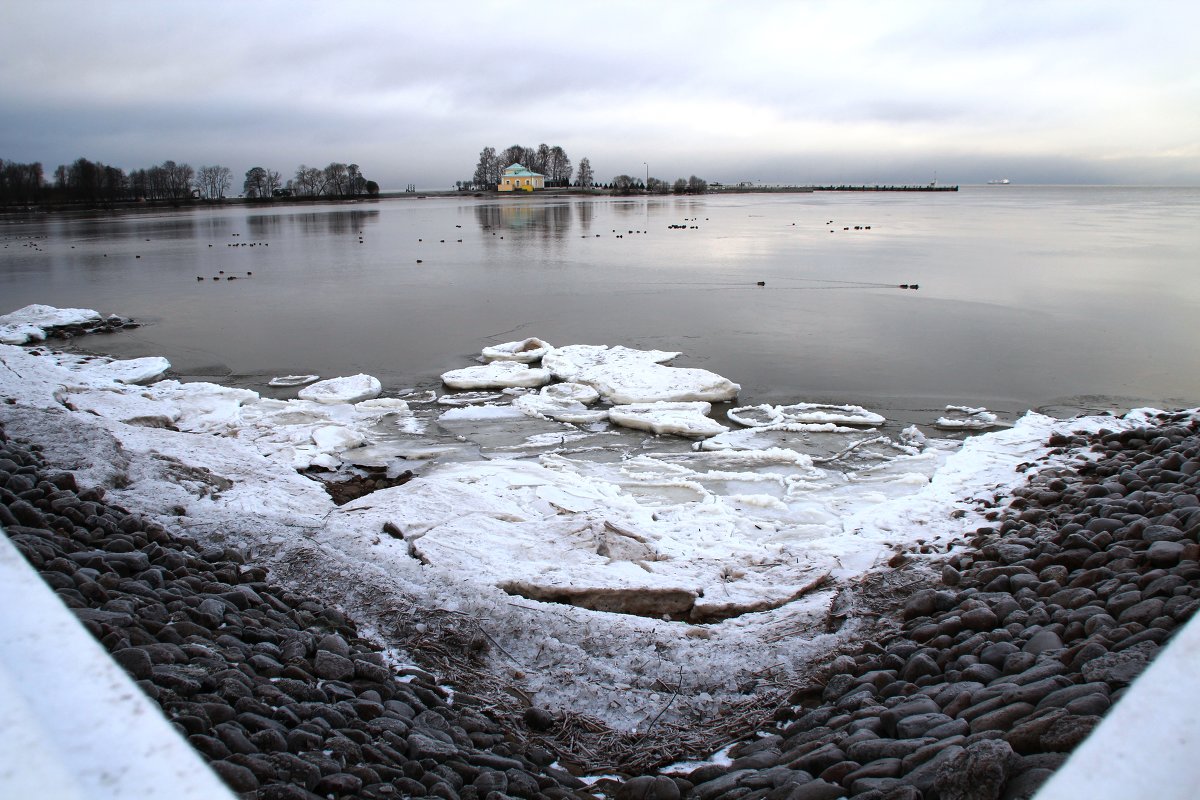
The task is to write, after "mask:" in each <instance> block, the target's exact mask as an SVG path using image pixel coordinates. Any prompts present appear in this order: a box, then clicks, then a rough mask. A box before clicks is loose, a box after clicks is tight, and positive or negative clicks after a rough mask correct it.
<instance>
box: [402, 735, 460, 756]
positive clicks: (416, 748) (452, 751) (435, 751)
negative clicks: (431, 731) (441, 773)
mask: <svg viewBox="0 0 1200 800" xmlns="http://www.w3.org/2000/svg"><path fill="white" fill-rule="evenodd" d="M408 754H409V756H410V757H412V758H413V759H414V760H417V761H420V760H421V759H423V758H432V759H434V760H435V761H444V760H445V759H447V758H450V757H452V756H455V755H457V754H458V749H457V748H456V747H455V746H454V745H452V744H447V743H445V742H441V741H438V740H436V739H432V738H430V737H429V736H426V735H424V734H421V733H417V732H415V731H414V732H412V733H410V734H409V735H408Z"/></svg>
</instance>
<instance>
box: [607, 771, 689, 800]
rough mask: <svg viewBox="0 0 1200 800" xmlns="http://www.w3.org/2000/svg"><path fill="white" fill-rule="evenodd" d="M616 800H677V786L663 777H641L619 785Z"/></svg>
mask: <svg viewBox="0 0 1200 800" xmlns="http://www.w3.org/2000/svg"><path fill="white" fill-rule="evenodd" d="M702 785H703V784H702ZM697 788H698V787H697ZM616 800H679V785H678V784H676V783H675V781H673V780H671V779H670V778H668V777H666V776H664V775H643V776H641V777H637V778H633V779H632V780H628V781H626V782H625V783H623V784H621V785H620V786H619V787H618V788H617V793H616Z"/></svg>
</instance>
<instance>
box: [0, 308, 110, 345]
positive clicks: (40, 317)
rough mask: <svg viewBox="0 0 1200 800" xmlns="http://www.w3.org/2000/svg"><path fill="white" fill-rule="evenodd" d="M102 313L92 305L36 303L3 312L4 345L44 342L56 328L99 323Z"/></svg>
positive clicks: (0, 334)
mask: <svg viewBox="0 0 1200 800" xmlns="http://www.w3.org/2000/svg"><path fill="white" fill-rule="evenodd" d="M100 319H101V316H100V312H98V311H93V310H92V309H90V308H55V307H54V306H46V305H39V304H37V303H35V304H33V305H28V306H25V307H24V308H18V309H17V310H16V311H12V312H9V313H8V314H3V315H0V344H25V343H26V342H40V341H42V340H43V339H45V338H46V332H47V331H48V330H50V329H52V328H59V327H65V326H67V325H81V324H84V323H87V322H99V321H100Z"/></svg>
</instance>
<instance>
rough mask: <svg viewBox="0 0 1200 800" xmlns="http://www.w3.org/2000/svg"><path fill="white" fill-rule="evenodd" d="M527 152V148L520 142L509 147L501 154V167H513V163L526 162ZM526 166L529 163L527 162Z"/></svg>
mask: <svg viewBox="0 0 1200 800" xmlns="http://www.w3.org/2000/svg"><path fill="white" fill-rule="evenodd" d="M525 153H526V149H525V148H524V147H522V146H521V145H519V144H514V145H513V146H512V147H509V148H508V149H507V150H505V151H504V152H503V153H501V154H500V169H501V170H504V169H505V168H507V167H511V166H512V165H513V164H523V163H525V161H526V159H525ZM525 166H529V165H528V164H525ZM499 182H500V181H499V180H497V181H496V183H499Z"/></svg>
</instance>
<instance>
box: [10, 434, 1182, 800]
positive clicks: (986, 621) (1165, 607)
mask: <svg viewBox="0 0 1200 800" xmlns="http://www.w3.org/2000/svg"><path fill="white" fill-rule="evenodd" d="M1198 427H1200V422H1198V420H1197V418H1196V417H1194V416H1193V415H1192V414H1190V413H1180V414H1163V415H1160V416H1159V417H1158V418H1157V419H1156V422H1155V424H1154V425H1153V427H1145V428H1136V429H1132V430H1124V431H1121V432H1103V431H1102V432H1100V433H1099V434H1096V435H1095V436H1090V437H1085V436H1082V435H1075V436H1069V435H1060V436H1057V437H1056V438H1055V439H1054V440H1052V441H1051V442H1050V445H1051V446H1053V447H1056V448H1062V449H1063V450H1062V452H1064V453H1066V452H1077V453H1078V454H1079V456H1080V457H1079V458H1078V459H1077V460H1076V461H1075V462H1073V466H1072V467H1069V468H1061V469H1043V470H1042V471H1041V472H1039V473H1037V474H1036V475H1035V476H1034V477H1033V478H1032V480H1031V481H1030V483H1029V485H1028V486H1027V487H1026V488H1025V489H1023V490H1020V491H1019V492H1018V493H1017V496H1016V497H1015V499H1014V500H1013V501H1012V503H1011V504H1010V506H1009V507H1008V509H1006V510H1005V511H1004V512H1003V513H999V512H997V514H996V519H995V520H994V522H993V524H992V526H991V527H988V528H982V529H980V530H979V531H977V532H976V534H975V537H974V540H973V541H972V546H971V548H970V549H969V550H967V551H965V552H960V553H958V554H956V555H953V556H951V557H950V558H949V559H948V560H947V561H946V562H945V564H944V565H943V566H942V571H941V583H940V585H934V586H928V587H926V588H921V589H919V590H917V591H915V592H914V593H912V594H911V595H910V596H908V597H907V599H906V601H904V602H903V605H902V607H896V608H895V609H894V610H895V612H896V618H895V622H894V625H893V626H892V630H893V633H892V634H891V635H890V636H884V637H882V638H880V639H879V640H878V643H877V644H874V643H871V644H867V645H865V646H864V647H863V648H862V649H861V650H859V651H858V652H853V653H845V654H842V655H839V656H837V657H836V658H835V659H833V660H832V661H831V663H830V664H829V666H828V670H827V672H826V674H825V675H824V676H823V678H822V680H821V681H819V682H815V683H813V684H812V685H810V686H803V687H798V688H796V689H795V690H794V691H793V692H792V693H791V696H790V697H788V698H787V699H786V702H785V703H784V704H783V705H781V707H780V708H779V710H778V712H777V713H776V714H775V718H774V724H773V725H772V726H770V727H768V728H767V729H765V730H763V731H761V732H759V734H758V735H757V736H756V737H754V738H752V739H749V740H746V741H743V742H741V743H739V744H737V745H735V746H734V747H733V748H732V749H731V750H730V751H729V761H728V762H726V763H713V764H708V765H705V766H702V767H700V768H698V769H695V770H693V771H691V772H690V773H687V774H683V775H673V776H669V777H668V776H664V775H644V776H631V777H629V778H627V779H626V780H624V782H623V783H620V784H609V783H603V784H597V785H596V786H594V787H590V788H589V787H587V786H586V785H585V784H584V783H583V782H581V781H579V780H578V779H577V778H574V777H572V776H571V775H569V774H568V773H567V772H565V771H563V770H560V769H557V768H556V767H555V766H554V764H555V763H556V762H555V755H554V754H553V753H551V752H549V751H547V750H544V749H542V748H540V747H538V746H535V745H527V744H521V742H522V741H524V739H525V737H517V736H513V735H511V732H510V733H509V734H506V732H505V730H504V729H503V728H502V727H501V726H500V725H499V724H497V723H496V722H494V721H493V720H491V719H489V718H488V717H487V716H486V715H485V714H484V713H482V711H481V710H479V709H475V708H473V707H472V706H471V704H470V703H469V702H467V701H459V702H454V701H453V700H452V697H451V693H452V690H451V689H448V688H446V687H442V686H440V685H439V684H438V681H437V680H436V678H435V677H434V676H432V675H430V674H428V673H426V672H424V671H423V670H421V669H419V668H417V667H413V666H405V665H402V664H398V663H396V662H394V661H393V660H389V658H388V657H387V654H385V653H383V652H381V651H380V650H379V649H378V647H376V646H374V645H373V644H371V643H370V642H369V641H367V640H365V639H364V638H361V637H360V636H359V635H358V632H357V629H356V627H355V625H354V622H353V621H352V620H349V619H347V618H346V617H345V616H344V615H343V614H341V613H340V612H338V611H337V610H336V609H335V608H334V607H333V605H331V604H330V603H329V602H326V601H322V600H318V599H314V598H311V597H304V596H301V595H299V594H297V593H294V592H292V591H288V590H286V589H284V588H281V587H280V586H277V585H275V584H273V583H271V582H269V581H268V575H267V572H266V570H265V569H263V568H261V567H257V566H254V565H252V564H247V563H246V559H245V558H244V556H243V554H242V553H240V552H239V551H237V550H234V549H216V548H205V547H204V546H203V545H202V544H201V543H200V542H197V541H195V540H192V539H189V538H188V537H186V536H181V535H178V534H177V533H176V532H174V531H169V530H167V529H165V528H164V527H162V526H161V525H159V524H157V523H154V522H150V521H148V520H145V519H143V518H140V517H138V516H136V515H132V514H129V513H127V512H125V511H124V510H123V509H121V508H119V507H117V506H114V505H109V504H106V503H105V501H104V496H103V495H104V493H103V491H102V490H101V489H98V488H86V489H83V490H80V488H79V487H78V486H76V483H75V479H74V477H73V476H72V475H71V474H70V473H65V472H60V471H57V470H56V469H55V468H54V466H53V465H50V464H46V463H44V462H43V460H42V459H41V457H40V455H39V453H38V452H37V450H36V443H29V442H17V441H15V440H12V439H10V438H9V437H8V436H7V435H4V434H2V433H0V498H2V499H3V504H2V505H0V524H3V526H4V528H5V529H6V530H7V533H8V535H9V537H10V538H11V539H12V541H13V542H14V543H15V544H16V545H17V547H18V548H19V549H20V550H21V552H22V553H24V555H25V556H26V558H27V559H28V560H29V561H30V563H31V564H32V565H33V566H34V567H35V568H36V569H38V570H39V571H40V572H41V574H42V575H43V577H44V579H45V580H46V582H47V583H48V584H49V585H50V586H51V587H53V588H54V589H55V591H56V592H57V593H58V594H59V596H60V597H61V598H62V599H63V601H64V603H65V604H66V605H68V606H69V607H70V608H72V609H73V610H74V612H75V613H76V615H77V616H78V617H79V619H80V620H81V621H82V622H83V624H84V625H85V626H86V627H87V628H88V629H89V630H90V631H91V632H92V633H93V634H94V635H95V636H96V638H97V639H98V640H99V641H100V642H101V643H102V644H103V645H104V646H105V647H106V648H107V649H108V650H109V651H110V652H111V653H112V655H113V657H114V659H116V660H117V662H118V663H120V664H121V665H122V666H123V667H124V668H125V669H126V670H127V671H128V672H129V673H130V674H131V676H133V677H134V679H136V680H137V681H138V683H139V685H140V686H141V687H142V688H143V690H144V691H145V692H146V693H147V694H148V695H149V696H150V697H151V698H153V699H155V700H156V701H157V702H158V703H159V704H160V705H161V707H162V709H163V711H164V713H165V714H166V715H167V717H168V718H169V719H171V720H173V722H174V723H175V725H176V727H177V728H179V730H180V731H181V733H182V734H183V735H185V736H186V737H187V738H188V740H189V741H190V742H191V743H192V744H193V745H194V746H195V747H196V749H197V750H198V751H199V752H200V753H202V754H203V755H204V756H205V757H206V758H207V759H208V760H209V761H210V762H211V763H212V765H213V768H214V769H215V770H216V771H217V772H218V774H219V775H220V776H221V777H222V778H223V779H224V780H225V781H226V783H228V784H229V785H230V786H231V787H232V788H233V789H234V790H235V791H237V792H240V793H242V795H243V796H245V797H247V798H262V799H263V800H265V799H266V798H313V797H335V798H336V797H362V798H386V797H399V796H427V795H428V796H438V797H444V798H486V797H491V798H494V799H495V800H500V799H501V798H502V797H503V796H510V797H524V798H530V800H532V799H533V798H540V797H549V798H554V797H565V796H568V795H576V796H587V795H595V794H597V793H599V791H600V790H601V789H603V790H605V792H606V793H611V794H615V795H616V796H617V797H618V798H621V800H626V799H628V800H633V799H634V798H637V799H638V800H641V798H661V800H676V798H680V797H695V798H699V800H718V798H728V799H729V800H734V799H735V798H740V799H741V800H758V799H759V798H767V799H768V800H818V799H825V798H828V799H830V800H832V798H839V797H856V798H870V799H871V800H915V799H916V798H940V799H941V800H966V799H967V798H981V799H982V798H989V799H991V800H994V799H996V798H1006V799H1009V800H1016V799H1017V798H1026V797H1030V796H1031V795H1032V794H1033V792H1034V791H1035V790H1036V788H1037V787H1038V786H1040V785H1041V783H1042V782H1043V781H1044V780H1045V779H1046V778H1047V777H1048V776H1049V775H1050V774H1051V773H1052V772H1053V771H1054V770H1055V769H1056V768H1057V767H1058V766H1059V765H1060V764H1061V763H1062V762H1063V761H1064V760H1065V758H1066V756H1067V754H1069V753H1070V751H1071V750H1072V749H1073V748H1074V747H1075V746H1076V745H1077V744H1078V743H1079V742H1080V741H1081V740H1082V739H1083V738H1084V737H1086V736H1087V734H1088V733H1089V732H1090V731H1091V730H1092V728H1094V727H1095V725H1096V724H1097V723H1098V722H1099V720H1100V718H1101V717H1102V716H1103V714H1104V713H1105V711H1106V710H1107V709H1108V708H1109V707H1110V706H1111V705H1112V704H1113V703H1115V702H1117V701H1118V700H1119V699H1120V698H1121V696H1122V694H1123V693H1124V691H1125V688H1126V687H1127V686H1128V685H1129V683H1130V682H1131V681H1132V680H1133V679H1134V678H1135V677H1136V676H1137V675H1138V674H1139V673H1140V672H1141V671H1142V669H1144V667H1145V666H1146V665H1147V664H1148V663H1149V662H1150V661H1151V659H1153V657H1154V655H1155V653H1156V652H1157V651H1158V650H1159V648H1160V647H1161V646H1162V645H1163V644H1164V643H1165V642H1166V641H1167V640H1168V639H1169V638H1170V636H1171V635H1172V633H1173V632H1174V631H1175V630H1176V629H1177V628H1178V627H1179V626H1181V625H1182V624H1184V623H1185V622H1186V621H1187V620H1188V619H1189V618H1190V616H1191V615H1192V613H1193V612H1194V611H1195V609H1196V607H1197V604H1198V603H1200V542H1198V537H1200V501H1198V500H1197V494H1198V490H1200V476H1198V475H1197V470H1198V469H1200V434H1198V432H1197V429H1198ZM916 588H917V587H914V589H916ZM884 623H885V627H886V619H885V620H884ZM412 624H414V625H416V624H419V620H415V619H414V620H413V621H412ZM525 724H526V725H528V726H529V727H530V728H534V729H537V728H545V727H551V726H553V725H554V724H555V720H554V719H553V718H552V717H551V716H550V715H548V714H545V713H544V712H541V711H540V710H538V709H530V711H529V712H528V713H527V715H526V719H525Z"/></svg>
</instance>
